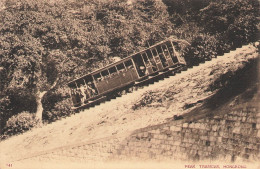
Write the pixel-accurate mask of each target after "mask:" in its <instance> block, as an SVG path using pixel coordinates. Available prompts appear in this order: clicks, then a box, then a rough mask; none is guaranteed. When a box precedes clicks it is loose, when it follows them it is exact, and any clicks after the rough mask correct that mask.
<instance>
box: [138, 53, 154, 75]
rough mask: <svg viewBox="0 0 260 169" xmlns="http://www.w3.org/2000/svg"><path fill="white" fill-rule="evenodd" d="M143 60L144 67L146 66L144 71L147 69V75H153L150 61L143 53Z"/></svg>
mask: <svg viewBox="0 0 260 169" xmlns="http://www.w3.org/2000/svg"><path fill="white" fill-rule="evenodd" d="M141 56H142V58H143V60H144V63H145V66H146V69H147V74H152V73H154V70H153V68H152V64H151V61H150V60H149V59H148V56H147V53H146V52H144V53H142V54H141Z"/></svg>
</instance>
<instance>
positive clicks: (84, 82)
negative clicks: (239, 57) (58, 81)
mask: <svg viewBox="0 0 260 169" xmlns="http://www.w3.org/2000/svg"><path fill="white" fill-rule="evenodd" d="M188 45H189V43H188V42H186V41H184V40H178V39H175V38H173V37H169V38H167V39H165V40H164V41H161V42H159V43H157V44H155V45H153V46H150V47H148V48H146V49H145V50H142V51H140V52H138V53H135V54H132V55H130V56H128V57H126V58H123V59H121V60H120V61H117V62H115V63H112V64H110V65H108V66H106V67H104V68H101V69H98V70H96V71H93V72H91V73H89V74H87V75H84V76H82V77H80V78H78V79H76V80H73V81H71V82H69V83H68V86H69V87H70V89H71V98H72V102H73V107H72V109H78V108H83V107H88V106H89V105H91V104H93V103H95V102H98V101H100V100H102V99H104V98H105V97H106V96H107V95H109V94H110V93H112V92H113V91H115V90H119V89H122V88H125V87H126V86H131V85H134V84H136V83H139V82H141V81H145V80H147V79H151V78H152V77H154V76H156V75H158V74H161V73H164V72H165V71H170V70H171V71H172V70H174V69H175V68H176V67H180V66H185V65H186V62H185V59H184V57H183V49H184V48H185V47H187V46H188Z"/></svg>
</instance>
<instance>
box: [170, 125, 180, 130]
mask: <svg viewBox="0 0 260 169" xmlns="http://www.w3.org/2000/svg"><path fill="white" fill-rule="evenodd" d="M181 129H182V128H181V127H179V126H171V127H170V130H171V131H181Z"/></svg>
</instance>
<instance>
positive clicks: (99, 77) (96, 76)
mask: <svg viewBox="0 0 260 169" xmlns="http://www.w3.org/2000/svg"><path fill="white" fill-rule="evenodd" d="M94 79H95V80H96V81H101V75H100V73H98V74H95V75H94Z"/></svg>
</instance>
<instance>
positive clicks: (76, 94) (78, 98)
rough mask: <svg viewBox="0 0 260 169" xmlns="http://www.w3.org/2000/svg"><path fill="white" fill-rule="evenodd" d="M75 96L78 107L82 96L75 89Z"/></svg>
mask: <svg viewBox="0 0 260 169" xmlns="http://www.w3.org/2000/svg"><path fill="white" fill-rule="evenodd" d="M75 96H76V100H77V105H78V106H80V105H81V98H82V95H81V92H80V90H79V88H77V89H75Z"/></svg>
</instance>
